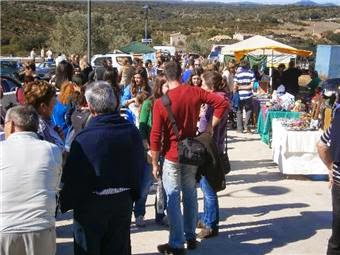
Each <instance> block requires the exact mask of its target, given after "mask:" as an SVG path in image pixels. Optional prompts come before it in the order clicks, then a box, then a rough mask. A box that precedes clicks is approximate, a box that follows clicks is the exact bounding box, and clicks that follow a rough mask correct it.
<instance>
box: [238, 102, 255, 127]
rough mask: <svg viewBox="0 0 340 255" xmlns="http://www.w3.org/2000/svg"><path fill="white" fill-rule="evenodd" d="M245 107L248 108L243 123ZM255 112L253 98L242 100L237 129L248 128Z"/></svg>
mask: <svg viewBox="0 0 340 255" xmlns="http://www.w3.org/2000/svg"><path fill="white" fill-rule="evenodd" d="M243 109H245V110H246V119H245V121H244V125H243ZM252 112H253V99H252V98H248V99H245V100H240V105H239V107H238V108H237V113H236V115H237V131H243V129H247V128H248V124H249V121H250V118H251V114H252Z"/></svg>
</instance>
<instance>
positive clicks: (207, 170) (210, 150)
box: [195, 133, 226, 192]
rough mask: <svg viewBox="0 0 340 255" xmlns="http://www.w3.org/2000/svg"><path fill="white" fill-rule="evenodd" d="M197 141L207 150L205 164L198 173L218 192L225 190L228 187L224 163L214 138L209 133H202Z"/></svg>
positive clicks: (196, 138)
mask: <svg viewBox="0 0 340 255" xmlns="http://www.w3.org/2000/svg"><path fill="white" fill-rule="evenodd" d="M195 140H197V141H199V142H201V143H202V144H203V145H204V146H205V148H206V150H207V155H206V160H205V163H204V164H203V165H201V166H200V167H199V169H198V173H199V174H201V175H204V176H205V177H206V178H207V181H208V183H209V184H210V186H211V187H212V188H213V189H214V190H215V191H216V192H218V191H221V190H224V189H225V187H226V184H225V172H224V161H223V158H222V155H219V153H218V149H217V146H216V143H215V141H214V139H213V137H212V136H211V135H210V134H208V133H202V134H201V135H199V136H197V137H195Z"/></svg>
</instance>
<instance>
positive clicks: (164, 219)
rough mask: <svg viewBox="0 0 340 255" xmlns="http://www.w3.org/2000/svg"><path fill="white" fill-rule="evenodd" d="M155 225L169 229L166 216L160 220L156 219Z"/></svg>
mask: <svg viewBox="0 0 340 255" xmlns="http://www.w3.org/2000/svg"><path fill="white" fill-rule="evenodd" d="M156 224H157V225H161V226H167V227H169V219H168V216H166V215H165V216H164V217H163V218H162V219H156Z"/></svg>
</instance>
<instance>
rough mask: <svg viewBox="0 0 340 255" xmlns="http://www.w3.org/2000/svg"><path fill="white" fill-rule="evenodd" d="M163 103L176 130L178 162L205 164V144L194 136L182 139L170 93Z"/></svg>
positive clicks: (164, 97) (163, 99)
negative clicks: (172, 108)
mask: <svg viewBox="0 0 340 255" xmlns="http://www.w3.org/2000/svg"><path fill="white" fill-rule="evenodd" d="M161 100H162V103H163V105H164V107H165V108H166V110H167V112H168V117H169V120H170V123H171V125H172V129H173V131H174V132H175V135H176V139H177V141H178V146H177V150H178V162H179V163H181V164H186V165H194V166H200V165H202V164H204V162H205V160H206V148H205V146H204V145H203V144H202V143H201V142H199V141H197V140H196V139H195V138H194V137H187V138H185V139H180V135H179V131H178V127H177V124H176V120H175V118H174V114H173V112H172V110H171V102H170V98H169V96H168V95H163V96H162V99H161Z"/></svg>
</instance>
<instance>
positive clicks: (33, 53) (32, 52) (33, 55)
mask: <svg viewBox="0 0 340 255" xmlns="http://www.w3.org/2000/svg"><path fill="white" fill-rule="evenodd" d="M36 56H37V54H35V51H34V50H32V51H31V53H30V57H31V58H32V59H35V57H36Z"/></svg>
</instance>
